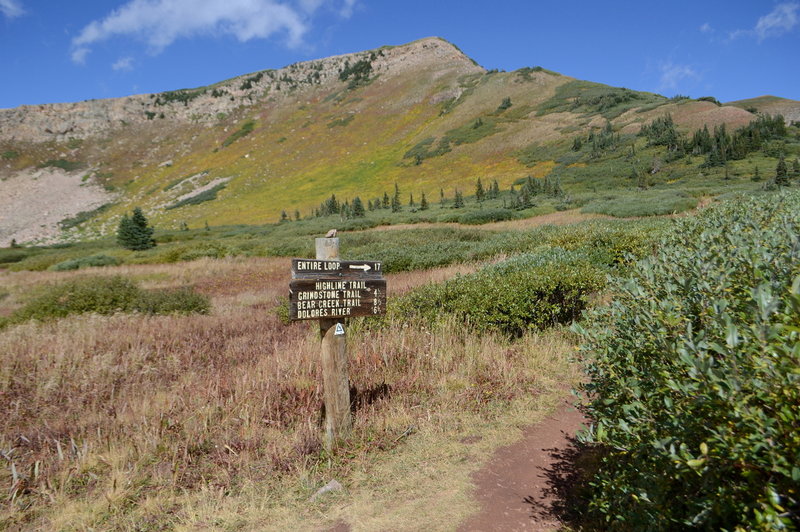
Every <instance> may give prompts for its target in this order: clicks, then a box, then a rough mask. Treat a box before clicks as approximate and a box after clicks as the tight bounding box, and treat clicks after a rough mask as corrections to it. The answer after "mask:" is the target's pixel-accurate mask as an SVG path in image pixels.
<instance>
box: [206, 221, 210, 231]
mask: <svg viewBox="0 0 800 532" xmlns="http://www.w3.org/2000/svg"><path fill="white" fill-rule="evenodd" d="M206 231H211V228H210V227H209V226H208V220H206Z"/></svg>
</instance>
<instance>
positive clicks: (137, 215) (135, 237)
mask: <svg viewBox="0 0 800 532" xmlns="http://www.w3.org/2000/svg"><path fill="white" fill-rule="evenodd" d="M153 231H154V229H153V228H152V227H150V225H149V224H148V223H147V218H145V216H144V213H143V212H142V209H140V208H139V207H136V208H135V209H133V215H132V216H130V217H129V216H128V215H127V214H125V215H123V216H122V220H120V221H119V227H118V228H117V243H118V244H119V245H120V246H122V247H124V248H125V249H130V250H133V251H141V250H143V249H150V248H152V247H155V245H156V241H155V240H153Z"/></svg>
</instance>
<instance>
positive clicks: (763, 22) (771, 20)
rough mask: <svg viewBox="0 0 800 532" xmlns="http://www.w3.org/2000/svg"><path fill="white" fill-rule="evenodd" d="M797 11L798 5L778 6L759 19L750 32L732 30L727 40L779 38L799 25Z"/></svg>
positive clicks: (799, 5) (793, 3)
mask: <svg viewBox="0 0 800 532" xmlns="http://www.w3.org/2000/svg"><path fill="white" fill-rule="evenodd" d="M798 11H800V3H797V2H786V3H783V4H778V5H777V6H775V9H773V10H772V11H770V12H769V13H767V14H766V15H764V16H763V17H761V18H759V19H758V22H756V25H755V27H754V28H753V29H752V30H734V31H732V32H730V33H729V34H728V39H729V40H731V41H733V40H736V39H738V38H739V37H756V38H758V40H759V42H760V41H763V40H764V39H767V38H769V37H780V36H781V35H783V34H784V33H788V32H790V31H792V30H793V29H794V28H795V27H796V26H797V25H798V23H800V17H798Z"/></svg>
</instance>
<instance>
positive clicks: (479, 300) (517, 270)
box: [390, 248, 606, 336]
mask: <svg viewBox="0 0 800 532" xmlns="http://www.w3.org/2000/svg"><path fill="white" fill-rule="evenodd" d="M605 276H606V274H605V271H604V270H602V269H601V268H599V267H597V266H595V265H593V264H591V262H590V261H589V259H588V258H587V257H586V255H585V254H583V253H582V252H579V251H567V250H564V249H561V248H551V249H547V250H544V251H541V252H539V253H535V254H534V253H528V254H522V255H519V256H517V257H514V258H511V259H509V260H506V261H504V262H501V263H499V264H496V265H492V266H488V267H486V268H484V269H482V270H480V271H479V272H477V273H474V274H470V275H466V276H463V277H456V278H455V279H452V280H449V281H446V282H444V283H441V284H433V285H427V286H424V287H422V288H419V289H417V290H414V291H413V292H411V293H410V294H408V295H406V296H404V297H402V298H400V299H399V300H396V301H395V302H393V303H392V305H391V307H390V312H391V313H392V314H393V315H396V316H402V317H405V318H406V319H409V318H410V319H414V320H419V319H422V320H425V321H428V322H435V321H436V320H437V319H438V318H439V317H440V316H441V314H442V313H451V314H454V315H456V316H457V317H458V318H459V319H461V320H463V321H464V323H465V324H467V326H468V327H470V328H473V329H475V330H477V331H479V332H482V331H497V332H501V333H504V334H508V335H511V336H520V335H522V334H523V333H525V331H527V330H530V329H542V328H545V327H549V326H552V325H555V324H559V323H568V322H570V321H572V320H574V319H575V318H576V317H578V316H579V315H580V313H581V311H582V310H583V309H584V308H585V307H586V305H587V303H588V301H589V296H590V294H592V293H593V292H596V291H598V290H600V289H601V288H602V287H603V286H604V284H605Z"/></svg>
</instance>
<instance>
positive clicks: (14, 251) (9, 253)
mask: <svg viewBox="0 0 800 532" xmlns="http://www.w3.org/2000/svg"><path fill="white" fill-rule="evenodd" d="M30 255H31V251H29V250H27V249H25V248H0V264H11V263H12V262H19V261H21V260H23V259H26V258H27V257H29V256H30Z"/></svg>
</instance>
